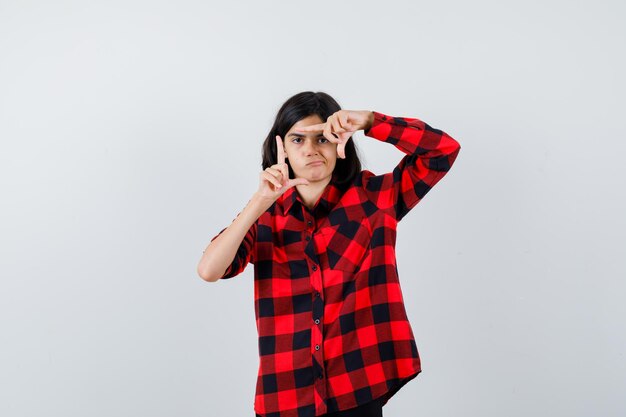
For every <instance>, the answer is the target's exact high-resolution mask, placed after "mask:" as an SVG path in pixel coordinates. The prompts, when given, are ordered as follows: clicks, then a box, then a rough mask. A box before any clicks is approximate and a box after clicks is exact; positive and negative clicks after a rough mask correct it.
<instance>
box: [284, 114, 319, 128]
mask: <svg viewBox="0 0 626 417" xmlns="http://www.w3.org/2000/svg"><path fill="white" fill-rule="evenodd" d="M319 123H324V121H323V120H322V119H321V118H320V117H319V116H318V115H317V114H312V115H310V116H307V117H305V118H304V119H300V120H298V121H297V122H296V123H294V125H293V126H291V129H289V130H290V131H291V130H293V129H294V128H298V127H304V126H310V125H316V124H319Z"/></svg>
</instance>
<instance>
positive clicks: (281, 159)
mask: <svg viewBox="0 0 626 417" xmlns="http://www.w3.org/2000/svg"><path fill="white" fill-rule="evenodd" d="M276 158H277V159H278V163H279V164H284V163H285V150H284V149H283V141H282V140H281V139H280V136H278V135H276Z"/></svg>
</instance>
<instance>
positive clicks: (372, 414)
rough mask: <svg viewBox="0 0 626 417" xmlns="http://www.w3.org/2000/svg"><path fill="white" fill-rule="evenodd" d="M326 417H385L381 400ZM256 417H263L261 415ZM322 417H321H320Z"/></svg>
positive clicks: (326, 415)
mask: <svg viewBox="0 0 626 417" xmlns="http://www.w3.org/2000/svg"><path fill="white" fill-rule="evenodd" d="M323 416H324V417H383V406H382V404H381V402H380V398H379V399H376V400H374V401H370V402H369V403H365V404H362V405H360V406H358V407H355V408H350V409H348V410H343V411H337V412H334V413H327V414H323ZM256 417H261V416H260V415H259V414H257V415H256ZM320 417H321V416H320Z"/></svg>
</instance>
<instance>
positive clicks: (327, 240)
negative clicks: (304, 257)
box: [320, 220, 371, 272]
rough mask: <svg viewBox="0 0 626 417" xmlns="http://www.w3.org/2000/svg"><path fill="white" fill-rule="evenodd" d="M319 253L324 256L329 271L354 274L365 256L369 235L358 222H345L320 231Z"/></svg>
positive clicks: (365, 227)
mask: <svg viewBox="0 0 626 417" xmlns="http://www.w3.org/2000/svg"><path fill="white" fill-rule="evenodd" d="M320 234H321V235H322V243H323V244H324V245H325V247H323V248H321V251H322V252H323V253H325V254H326V256H327V258H328V264H329V266H330V268H331V269H339V270H342V271H346V272H354V271H355V270H356V269H358V268H360V265H361V261H362V260H363V258H364V257H365V256H366V254H367V250H368V248H369V244H370V240H371V233H370V231H369V229H368V228H367V226H365V225H364V224H362V223H360V222H358V221H354V220H351V221H346V222H342V223H340V224H336V225H333V226H328V227H325V228H323V229H320Z"/></svg>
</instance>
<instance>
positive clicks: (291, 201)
mask: <svg viewBox="0 0 626 417" xmlns="http://www.w3.org/2000/svg"><path fill="white" fill-rule="evenodd" d="M335 179H336V178H335V174H334V173H333V176H332V177H331V180H330V182H329V183H328V184H327V185H326V188H324V192H322V195H321V196H320V199H319V201H318V202H317V205H316V207H315V210H316V211H317V210H324V211H325V212H327V213H328V212H330V211H331V210H332V208H333V207H335V204H337V202H338V201H339V199H340V198H341V196H342V195H343V191H344V190H342V189H341V187H339V186H338V184H337V183H336V181H335ZM281 198H282V201H283V209H284V210H283V213H285V214H289V213H291V210H292V209H294V208H295V207H296V206H298V204H299V205H300V206H302V207H303V206H304V202H303V201H302V199H301V198H300V195H299V194H298V190H296V187H291V188H290V189H288V190H287V191H285V192H284V193H283V194H282V196H281ZM296 202H298V204H296Z"/></svg>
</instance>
